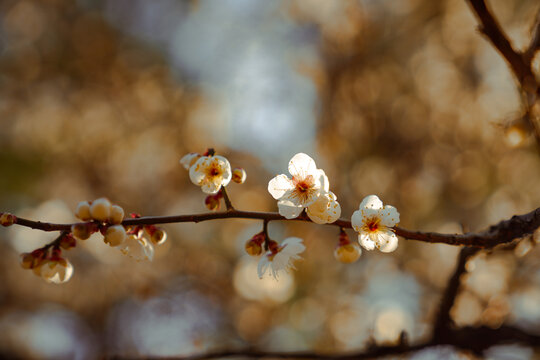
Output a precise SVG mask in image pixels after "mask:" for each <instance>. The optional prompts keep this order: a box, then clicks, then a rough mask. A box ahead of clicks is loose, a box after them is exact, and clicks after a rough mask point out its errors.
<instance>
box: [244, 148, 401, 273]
mask: <svg viewBox="0 0 540 360" xmlns="http://www.w3.org/2000/svg"><path fill="white" fill-rule="evenodd" d="M289 173H290V174H291V177H288V176H287V175H285V174H281V175H277V176H276V177H274V178H273V179H272V180H270V182H269V183H268V192H269V193H270V194H271V195H272V196H273V197H274V199H276V200H278V203H277V205H278V209H279V213H280V215H282V216H283V217H285V218H287V219H294V218H297V217H299V216H300V215H301V214H302V212H304V211H305V213H306V215H307V217H308V218H309V219H310V220H311V221H313V222H314V223H317V224H328V223H334V222H336V221H337V220H338V219H339V217H340V216H341V207H340V205H339V203H338V202H337V197H336V195H335V194H334V193H333V192H331V191H330V190H329V187H330V186H329V181H328V177H327V176H326V174H325V172H324V171H323V170H321V169H318V168H317V166H316V164H315V161H314V160H313V159H312V158H311V157H310V156H308V155H306V154H304V153H299V154H296V155H295V156H293V158H292V159H291V160H290V161H289ZM398 222H399V213H398V212H397V210H396V208H394V207H393V206H390V205H386V206H384V205H383V203H382V201H381V200H380V199H379V198H378V197H377V196H375V195H369V196H367V197H366V198H365V199H364V200H363V201H362V202H361V203H360V207H359V209H358V210H357V211H355V212H354V213H353V216H352V219H351V224H352V226H353V229H354V230H355V231H357V232H358V244H359V245H361V246H362V247H364V248H365V249H366V250H373V249H374V248H377V249H379V250H380V251H382V252H391V251H394V250H395V249H396V248H397V243H398V239H397V237H396V235H395V234H394V232H393V229H392V227H393V226H394V225H395V224H397V223H398ZM358 244H356V243H354V242H351V241H350V239H349V237H348V235H347V233H346V232H345V231H344V230H343V228H341V229H340V235H339V242H338V245H337V247H336V249H335V251H334V256H335V258H336V259H337V260H338V261H340V262H343V263H352V262H354V261H356V260H358V258H359V257H360V255H361V254H362V250H361V249H360V247H359V245H358ZM263 248H264V250H265V251H264V254H263ZM305 248H306V247H305V245H304V244H303V240H302V239H300V238H297V237H291V238H287V239H285V240H284V241H283V242H282V243H281V245H279V244H278V243H277V242H275V241H273V240H270V239H269V238H268V235H267V233H266V230H264V231H263V232H261V233H258V234H256V235H255V236H253V238H251V239H250V240H249V241H248V242H247V243H246V252H247V253H248V254H249V255H252V256H259V255H262V256H261V259H260V261H259V266H258V273H259V277H263V276H264V274H265V273H266V272H267V271H268V272H269V273H270V274H271V276H273V277H274V278H275V279H277V278H278V274H279V272H280V271H282V270H285V271H289V270H290V269H291V268H294V267H293V261H294V260H297V259H299V258H300V256H299V254H300V253H302V252H303V251H304V250H305Z"/></svg>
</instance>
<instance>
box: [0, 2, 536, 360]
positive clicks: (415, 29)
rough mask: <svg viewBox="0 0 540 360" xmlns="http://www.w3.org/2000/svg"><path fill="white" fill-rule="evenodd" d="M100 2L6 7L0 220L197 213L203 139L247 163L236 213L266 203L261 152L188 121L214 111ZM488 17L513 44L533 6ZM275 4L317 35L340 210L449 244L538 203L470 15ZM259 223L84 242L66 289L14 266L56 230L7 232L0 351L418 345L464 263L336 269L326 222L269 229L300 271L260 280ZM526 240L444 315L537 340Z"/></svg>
mask: <svg viewBox="0 0 540 360" xmlns="http://www.w3.org/2000/svg"><path fill="white" fill-rule="evenodd" d="M106 3H107V1H103V2H98V4H97V5H95V6H93V7H90V6H85V5H84V2H79V3H77V2H75V1H72V0H42V1H39V0H21V1H14V0H13V1H11V0H7V1H4V2H2V3H0V23H1V33H0V34H1V35H0V36H1V37H0V41H1V42H0V46H1V55H0V127H1V129H2V130H1V131H0V174H1V176H0V189H1V190H0V205H1V206H0V210H6V211H11V212H13V213H15V214H17V215H21V216H25V217H27V218H32V219H35V220H43V221H58V222H72V221H74V218H73V216H72V215H71V213H72V212H73V210H74V208H75V205H76V204H77V202H78V201H80V200H85V199H87V200H93V199H95V198H97V197H101V196H107V197H108V198H110V199H111V200H112V201H114V202H115V203H118V204H120V205H122V206H123V207H124V209H126V210H127V211H128V212H132V211H133V212H138V213H141V214H143V215H166V214H187V213H194V212H202V211H204V210H205V208H204V204H203V200H204V195H203V194H202V193H201V192H200V191H199V189H198V188H197V187H195V186H193V185H192V184H191V183H190V182H189V177H188V175H187V173H186V172H185V171H184V169H182V167H181V166H180V165H179V164H178V160H179V159H180V158H181V156H182V155H184V154H185V153H188V152H192V151H199V152H202V151H204V149H205V148H206V147H211V146H213V147H216V148H217V150H218V152H219V153H220V154H223V155H225V156H227V157H228V159H229V160H230V161H231V164H232V165H233V166H242V167H243V168H245V169H246V171H247V174H248V181H247V182H246V184H243V185H236V184H233V185H231V186H230V187H229V188H230V195H231V198H232V201H233V203H234V205H235V206H236V208H238V209H242V210H258V211H275V209H276V205H275V201H274V200H273V199H272V198H271V196H270V195H269V194H268V193H267V191H266V185H267V182H268V180H269V179H270V178H271V177H272V176H273V174H271V173H269V172H268V171H267V170H266V168H265V160H264V159H259V158H257V157H255V156H253V155H251V154H249V153H248V152H243V151H239V150H235V147H234V144H231V143H230V142H228V141H227V139H216V138H215V137H214V136H211V135H210V134H209V133H208V132H206V131H205V128H204V127H203V126H201V125H200V124H199V123H198V122H197V120H194V118H193V116H192V115H193V113H194V112H196V111H197V112H199V114H200V113H201V112H202V113H203V114H206V115H207V117H208V118H210V119H214V118H215V119H219V116H220V114H219V107H217V106H216V105H215V104H213V103H212V102H211V101H210V100H209V98H208V97H207V96H206V94H205V93H204V92H202V91H200V89H199V88H198V87H197V84H196V83H195V82H193V81H189V80H188V79H187V78H185V77H183V76H182V72H181V71H178V70H177V69H176V70H173V69H171V67H170V64H169V63H168V62H167V58H166V56H165V55H164V54H163V53H162V52H161V51H160V50H159V49H158V48H155V47H153V46H152V44H148V43H145V42H143V41H140V40H138V39H137V38H135V37H133V36H129V35H126V34H125V33H124V32H123V31H122V29H121V28H119V27H116V24H114V23H110V22H109V21H108V20H107V18H106V16H104V10H103V9H104V8H105V7H106ZM198 3H199V2H196V1H193V2H186V4H188V5H189V6H187V10H186V11H190V12H196V11H198V8H199V6H198ZM124 6H125V7H126V11H127V10H128V9H129V6H130V5H129V2H128V3H126V4H124ZM491 6H492V8H493V9H494V12H495V14H496V15H497V17H498V18H499V20H500V22H501V24H502V26H503V28H504V29H505V30H506V31H507V33H508V34H509V35H510V37H511V40H512V42H513V44H514V45H515V46H516V47H517V48H518V49H519V48H523V46H525V45H526V44H527V43H528V40H529V38H530V26H531V24H532V22H533V18H534V15H535V14H536V11H537V10H538V4H537V2H535V1H532V0H531V1H525V0H514V1H504V0H498V1H492V2H491ZM280 9H281V11H282V12H283V14H285V15H283V14H281V15H279V16H287V17H290V18H291V19H293V21H294V22H296V23H298V24H299V26H311V27H313V29H315V32H316V34H317V44H316V45H317V48H318V49H319V54H318V60H317V61H314V62H313V63H309V64H307V63H297V64H292V66H294V67H296V68H297V69H298V71H299V72H301V73H302V74H304V75H305V76H307V77H308V78H309V79H310V80H311V81H313V83H314V84H315V86H316V89H317V95H318V103H317V106H318V109H317V110H318V118H317V119H314V121H316V129H317V133H316V139H313V141H314V143H315V144H316V148H317V149H318V153H319V154H320V155H319V156H314V158H315V160H316V161H317V165H318V166H319V167H321V168H323V169H324V170H325V171H326V173H327V175H328V176H329V178H330V182H331V186H332V190H333V191H334V192H335V193H336V194H337V196H338V200H339V201H340V203H341V206H342V209H343V213H342V214H343V217H349V216H350V214H351V213H352V212H353V211H354V210H355V209H356V208H357V207H358V204H359V202H360V201H361V199H362V198H363V197H364V196H366V195H369V194H372V193H374V194H378V195H379V197H381V199H383V201H384V202H385V203H389V204H392V205H394V206H396V207H397V208H398V209H399V211H400V213H401V224H402V225H403V226H405V227H406V228H410V229H418V230H433V231H440V232H460V231H462V229H463V227H464V228H466V229H470V230H480V229H482V228H484V227H486V226H488V225H490V224H493V223H495V222H497V221H499V220H502V219H504V218H508V217H510V216H512V215H515V214H520V213H524V212H527V211H530V210H531V209H533V208H536V207H538V206H539V204H540V182H539V181H538V179H539V178H540V161H539V158H538V153H537V150H536V148H535V145H534V139H533V138H532V137H531V136H529V135H528V134H527V132H526V127H525V126H524V125H523V124H521V123H520V120H519V114H520V113H521V109H520V106H521V103H520V98H519V92H518V91H517V89H516V84H515V81H514V80H513V79H512V75H511V73H510V71H509V69H508V67H507V65H506V64H505V62H504V60H503V59H502V58H501V57H500V56H499V54H498V53H497V52H496V51H495V50H494V49H493V48H492V47H491V46H490V44H489V43H487V42H486V41H485V40H484V39H482V38H481V36H480V35H479V34H478V33H477V32H476V31H475V26H476V21H475V19H474V17H473V15H472V14H471V12H470V10H469V9H468V8H467V6H466V4H465V3H464V2H463V1H458V0H447V1H440V2H439V1H430V0H408V1H400V2H399V3H397V2H392V1H363V2H358V1H341V2H325V1H323V0H320V1H317V0H295V1H292V2H284V3H283V4H281V6H280ZM276 16H278V15H276ZM206 26H208V27H211V26H212V24H210V23H209V24H207V25H206ZM234 41H235V40H234V39H231V42H234ZM537 58H538V56H537ZM215 61H219V59H216V60H215ZM535 61H536V62H535V64H536V65H535V66H536V67H535V70H536V71H537V73H538V71H539V66H540V65H538V64H539V63H540V61H538V59H536V60H535ZM254 81H256V79H254ZM216 126H222V124H218V123H216ZM269 126H271V124H269ZM269 129H270V128H269ZM275 151H276V152H279V148H277V149H276V150H275ZM290 155H293V154H290ZM285 168H286V164H285V163H283V164H282V169H283V170H285ZM260 226H261V225H260V224H259V223H258V222H253V221H248V220H228V221H224V220H223V221H221V220H220V221H216V222H205V223H203V224H197V225H195V224H177V225H169V226H167V227H166V229H167V231H168V232H169V240H168V241H167V243H166V244H165V245H164V246H162V247H160V248H157V249H156V251H157V252H156V257H155V259H154V261H153V263H151V264H146V263H133V262H132V261H130V260H129V259H127V258H124V257H122V256H121V255H120V254H117V253H116V252H115V251H114V249H111V248H108V247H107V246H106V245H105V244H103V243H102V241H100V240H99V236H95V237H94V238H92V239H90V240H88V241H85V242H83V243H80V244H78V246H77V248H76V249H74V250H71V251H69V252H68V253H67V257H69V259H70V261H71V262H72V263H73V264H74V267H75V275H74V276H73V278H72V280H71V281H70V282H69V283H67V284H64V285H62V286H53V285H50V284H46V283H44V282H43V281H42V280H41V279H39V278H37V277H35V276H33V275H32V274H31V272H29V271H25V270H23V269H21V268H20V267H19V266H18V255H19V253H20V252H22V251H29V250H32V249H33V248H36V247H38V246H40V245H41V244H44V243H45V242H47V241H50V240H51V239H52V238H54V236H53V235H54V234H44V233H40V232H36V231H29V230H26V229H20V228H15V227H14V228H13V229H9V231H6V230H2V231H0V240H1V241H0V250H1V251H2V253H3V254H4V256H3V257H2V260H1V261H0V269H1V271H0V282H1V283H2V284H3V286H2V287H1V288H0V303H1V304H2V306H1V307H0V333H3V334H4V335H3V336H1V337H0V350H1V351H4V352H5V353H6V354H10V355H13V356H15V355H17V356H21V357H24V358H42V357H44V358H71V357H75V355H76V356H77V357H79V358H93V357H96V356H99V355H101V354H124V355H135V354H157V355H185V354H191V353H194V352H199V351H204V350H205V349H209V348H214V347H216V346H217V347H223V346H233V345H235V346H236V345H242V344H243V345H246V344H251V345H256V346H259V347H263V348H269V349H283V350H303V349H315V350H321V351H338V350H350V349H362V348H363V347H365V346H367V344H368V343H369V342H370V341H371V339H373V338H374V339H375V342H376V343H378V344H386V343H395V342H396V341H398V339H399V335H400V333H401V331H406V332H407V333H408V334H409V338H410V339H411V340H412V341H415V340H418V339H422V338H423V337H425V336H426V334H427V333H428V332H429V326H430V324H431V321H432V318H433V314H434V311H435V309H436V306H437V304H438V300H439V296H440V294H441V289H443V288H444V286H445V284H446V282H447V281H448V276H449V275H450V272H451V270H452V268H453V266H454V262H455V256H456V254H457V250H458V249H456V248H454V247H450V246H445V245H426V244H422V243H418V242H412V241H405V240H400V246H399V248H398V250H397V251H396V252H395V253H393V254H391V255H388V254H380V253H367V252H364V254H363V255H362V257H361V258H360V260H359V261H358V262H357V263H355V264H352V265H348V266H347V265H343V264H339V263H337V262H336V261H335V260H334V259H333V256H332V252H333V248H334V246H335V245H336V243H337V240H338V233H337V231H336V229H333V228H332V227H327V228H326V227H321V226H315V225H313V224H292V225H288V224H287V226H285V225H284V224H278V223H271V226H270V232H271V236H272V237H273V238H275V239H276V240H280V239H282V238H284V237H285V236H286V235H295V236H299V237H302V238H303V239H305V241H306V243H307V246H308V250H307V251H306V253H305V254H304V258H305V259H304V261H303V262H301V263H299V265H298V266H297V268H298V271H297V272H295V273H294V274H291V275H286V276H284V277H283V278H281V279H280V281H279V282H277V283H275V282H273V281H271V280H268V279H266V280H268V281H266V280H264V281H260V280H259V279H257V277H256V262H253V261H252V259H249V258H247V257H246V256H245V255H244V254H243V251H242V249H243V244H244V242H245V241H246V240H248V239H249V238H250V237H251V236H252V235H253V234H255V233H256V232H258V231H260ZM350 235H351V236H353V235H354V234H352V233H351V234H350ZM537 243H538V239H525V240H523V242H522V243H520V245H518V246H517V248H516V249H515V251H494V253H493V254H481V255H479V256H477V257H475V258H474V259H473V260H472V261H471V262H470V263H469V264H468V271H469V274H468V275H467V276H466V279H464V284H465V290H464V291H463V292H461V293H460V295H459V297H458V299H457V303H456V305H455V306H454V308H453V310H452V317H453V319H454V321H455V322H456V323H457V324H458V325H480V324H484V325H487V326H491V327H497V326H500V325H501V324H502V323H505V322H512V323H515V324H517V325H518V326H520V327H522V328H525V329H529V330H530V329H532V330H535V331H536V332H538V329H539V328H540V305H539V304H540V301H538V300H539V299H540V290H539V289H540V287H539V285H540V268H539V266H538V264H539V263H540V262H538V257H539V256H540V253H539V251H540V250H539V249H538V247H537V246H535V245H536V244H537ZM43 324H46V325H45V326H44V327H43ZM53 325H54V326H53ZM40 326H41V327H40ZM44 329H48V330H49V332H48V331H47V330H44ZM55 329H56V330H55ZM66 329H67V330H66ZM53 330H54V331H53ZM47 333H48V334H49V335H48V336H47V335H44V334H47ZM28 334H30V335H28ZM51 334H52V335H51ZM54 334H56V335H54ZM67 334H71V335H67ZM62 336H63V338H62ZM59 338H61V339H60V340H59ZM520 351H525V353H527V351H528V350H527V349H525V350H523V349H521V350H520ZM531 351H532V350H531ZM530 354H531V355H530V356H532V352H531V353H530Z"/></svg>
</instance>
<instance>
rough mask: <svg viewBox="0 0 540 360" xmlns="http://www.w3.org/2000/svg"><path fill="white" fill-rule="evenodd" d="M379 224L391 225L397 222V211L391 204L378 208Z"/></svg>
mask: <svg viewBox="0 0 540 360" xmlns="http://www.w3.org/2000/svg"><path fill="white" fill-rule="evenodd" d="M380 217H381V224H383V225H384V226H388V227H392V226H394V225H396V224H397V223H398V222H399V212H398V211H397V209H396V208H395V207H393V206H392V205H385V206H384V207H383V209H382V210H380Z"/></svg>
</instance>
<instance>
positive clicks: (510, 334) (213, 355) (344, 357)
mask: <svg viewBox="0 0 540 360" xmlns="http://www.w3.org/2000/svg"><path fill="white" fill-rule="evenodd" d="M515 343H520V344H526V345H530V346H532V347H535V348H538V347H540V335H534V334H529V333H526V332H524V331H523V330H520V329H518V328H515V327H511V326H505V325H503V326H501V327H500V328H498V329H492V328H488V327H477V328H474V327H465V328H461V329H449V331H448V332H445V334H444V336H442V337H439V338H433V339H431V340H429V341H426V342H422V343H419V344H415V345H406V344H400V345H395V346H372V347H369V348H368V349H367V350H365V351H360V352H354V353H345V354H325V353H318V352H272V351H258V350H251V349H246V350H223V351H214V352H208V353H205V354H199V355H190V356H171V357H152V356H148V357H143V356H141V357H123V356H113V357H110V359H116V360H127V359H146V360H158V359H159V360H205V359H226V358H251V359H267V358H274V359H317V360H352V359H374V358H378V357H382V356H388V355H402V354H407V353H410V352H414V351H419V350H422V349H426V348H429V347H435V346H441V345H450V346H454V347H456V348H459V349H462V350H468V351H471V352H474V353H475V354H478V355H481V354H482V352H483V351H484V350H486V349H488V348H490V347H492V346H494V345H499V344H515Z"/></svg>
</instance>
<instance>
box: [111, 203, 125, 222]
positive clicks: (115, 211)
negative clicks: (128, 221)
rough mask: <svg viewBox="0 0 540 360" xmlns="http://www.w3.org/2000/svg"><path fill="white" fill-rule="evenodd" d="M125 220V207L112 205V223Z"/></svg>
mask: <svg viewBox="0 0 540 360" xmlns="http://www.w3.org/2000/svg"><path fill="white" fill-rule="evenodd" d="M123 220H124V209H122V208H121V207H120V206H118V205H113V206H111V213H110V214H109V222H110V223H111V224H115V225H117V224H121V223H122V221H123Z"/></svg>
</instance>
